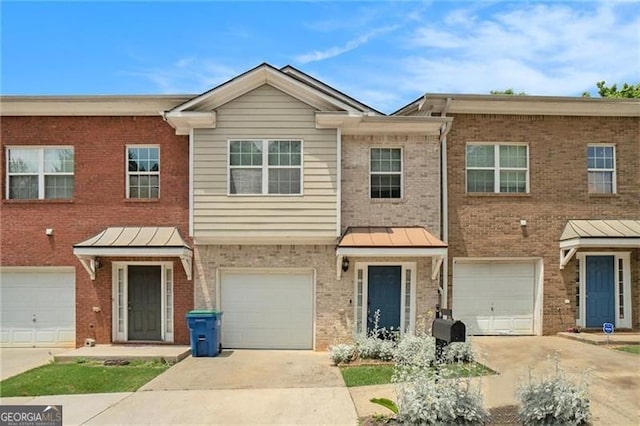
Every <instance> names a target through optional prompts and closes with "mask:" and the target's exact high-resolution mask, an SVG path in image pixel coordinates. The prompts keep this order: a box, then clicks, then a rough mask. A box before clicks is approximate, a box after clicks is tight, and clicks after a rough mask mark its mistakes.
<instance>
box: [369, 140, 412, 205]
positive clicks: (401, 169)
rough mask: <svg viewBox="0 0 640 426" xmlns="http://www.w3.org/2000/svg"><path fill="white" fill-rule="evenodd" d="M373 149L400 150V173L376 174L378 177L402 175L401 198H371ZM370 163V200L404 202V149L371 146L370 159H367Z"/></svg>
mask: <svg viewBox="0 0 640 426" xmlns="http://www.w3.org/2000/svg"><path fill="white" fill-rule="evenodd" d="M372 149H399V150H400V171H399V172H375V174H376V175H390V176H395V175H400V197H399V198H373V197H371V175H373V174H374V172H373V171H372V170H371V150H372ZM367 162H368V163H369V200H372V201H398V200H404V148H403V147H401V146H371V147H369V157H368V158H367Z"/></svg>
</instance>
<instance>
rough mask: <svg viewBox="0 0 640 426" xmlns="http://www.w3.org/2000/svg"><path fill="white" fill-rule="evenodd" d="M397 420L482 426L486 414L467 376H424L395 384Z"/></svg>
mask: <svg viewBox="0 0 640 426" xmlns="http://www.w3.org/2000/svg"><path fill="white" fill-rule="evenodd" d="M397 418H398V420H399V421H400V422H401V423H403V424H410V425H416V424H420V425H441V424H474V425H483V424H485V423H486V422H487V420H488V419H489V413H488V412H487V411H486V410H485V409H484V408H483V402H482V394H481V393H480V388H479V386H478V387H476V388H472V386H471V381H470V380H469V379H453V380H451V379H450V380H442V379H440V380H438V378H437V377H426V376H424V375H422V376H420V377H419V378H417V379H416V380H415V381H411V382H406V383H403V384H401V385H399V387H398V416H397Z"/></svg>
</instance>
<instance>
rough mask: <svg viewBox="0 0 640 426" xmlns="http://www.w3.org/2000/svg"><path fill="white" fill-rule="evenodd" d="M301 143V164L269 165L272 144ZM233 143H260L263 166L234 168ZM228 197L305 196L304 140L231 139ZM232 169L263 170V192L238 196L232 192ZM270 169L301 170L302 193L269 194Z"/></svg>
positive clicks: (229, 145)
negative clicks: (232, 161) (232, 163)
mask: <svg viewBox="0 0 640 426" xmlns="http://www.w3.org/2000/svg"><path fill="white" fill-rule="evenodd" d="M286 141H290V142H300V164H299V165H297V166H295V165H286V166H270V165H269V143H270V142H286ZM233 142H254V143H255V142H259V143H261V144H262V165H261V166H232V165H231V159H230V155H231V144H232V143H233ZM226 161H227V195H228V196H231V197H252V196H253V197H256V196H269V197H300V196H302V195H304V140H303V139H296V138H268V139H229V140H228V141H227V160H226ZM232 169H260V170H262V192H261V193H256V194H238V193H232V192H231V170H232ZM270 169H299V170H300V192H299V193H292V194H271V193H269V170H270Z"/></svg>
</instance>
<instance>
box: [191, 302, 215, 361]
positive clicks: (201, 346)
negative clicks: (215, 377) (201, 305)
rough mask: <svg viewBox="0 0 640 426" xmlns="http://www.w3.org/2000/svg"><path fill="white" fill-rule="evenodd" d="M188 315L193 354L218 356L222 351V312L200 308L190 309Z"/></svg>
mask: <svg viewBox="0 0 640 426" xmlns="http://www.w3.org/2000/svg"><path fill="white" fill-rule="evenodd" d="M186 317H187V324H188V325H189V336H190V340H191V356H194V357H204V356H210V357H211V356H218V354H219V353H220V352H222V344H221V343H220V320H221V318H222V312H218V311H210V310H204V309H200V310H194V311H189V312H188V313H187V315H186Z"/></svg>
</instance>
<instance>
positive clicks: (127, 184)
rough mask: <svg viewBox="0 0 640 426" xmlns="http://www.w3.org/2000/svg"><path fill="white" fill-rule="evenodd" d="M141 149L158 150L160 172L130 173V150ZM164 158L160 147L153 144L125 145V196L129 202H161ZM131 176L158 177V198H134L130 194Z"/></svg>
mask: <svg viewBox="0 0 640 426" xmlns="http://www.w3.org/2000/svg"><path fill="white" fill-rule="evenodd" d="M139 148H155V149H157V150H158V171H157V172H152V171H150V170H147V171H146V172H130V171H129V149H139ZM161 173H162V158H161V152H160V145H153V144H130V145H125V147H124V174H125V183H124V184H125V193H124V196H125V198H126V199H127V200H159V199H160V190H161V180H162V176H161ZM131 175H134V176H138V177H140V176H149V177H151V176H158V197H157V198H156V197H151V196H149V197H135V198H132V197H131V194H130V190H131V187H130V178H131ZM149 190H151V187H149Z"/></svg>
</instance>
